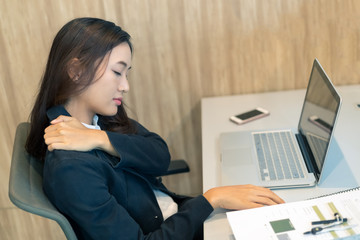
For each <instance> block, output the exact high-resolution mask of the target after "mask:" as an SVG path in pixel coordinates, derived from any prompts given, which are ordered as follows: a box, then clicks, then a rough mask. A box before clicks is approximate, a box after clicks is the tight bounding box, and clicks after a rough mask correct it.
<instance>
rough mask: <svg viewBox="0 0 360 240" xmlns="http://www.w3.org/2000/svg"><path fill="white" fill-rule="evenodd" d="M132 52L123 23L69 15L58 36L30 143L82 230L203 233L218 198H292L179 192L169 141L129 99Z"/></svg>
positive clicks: (225, 190) (256, 190)
mask: <svg viewBox="0 0 360 240" xmlns="http://www.w3.org/2000/svg"><path fill="white" fill-rule="evenodd" d="M131 61H132V45H131V42H130V36H129V35H128V34H127V33H126V32H125V31H123V30H122V29H121V28H120V27H118V26H116V25H115V24H113V23H111V22H108V21H104V20H101V19H95V18H79V19H74V20H72V21H70V22H69V23H67V24H66V25H65V26H64V27H63V28H62V29H61V30H60V31H59V33H58V34H57V35H56V37H55V39H54V42H53V45H52V48H51V51H50V55H49V58H48V62H47V66H46V70H45V73H44V76H43V78H42V82H41V87H40V91H39V94H38V96H37V100H36V102H35V105H34V108H33V110H32V113H31V129H30V134H29V137H28V140H27V143H26V148H27V151H28V152H29V153H30V154H32V155H33V156H35V157H38V158H40V159H42V160H44V161H45V165H44V175H43V185H44V191H45V193H46V194H47V196H48V197H49V199H50V201H51V202H52V203H53V204H54V205H55V206H56V207H57V208H58V209H59V211H61V212H62V213H63V214H64V215H65V216H66V217H67V218H68V219H69V221H70V223H71V224H72V226H73V228H74V231H75V232H76V234H77V236H78V237H79V239H182V240H183V239H198V238H201V227H202V224H203V222H204V221H205V219H206V218H207V217H208V216H209V215H210V213H211V212H212V211H213V209H215V208H218V207H222V208H227V209H246V208H253V207H260V206H264V205H273V204H278V203H283V200H282V199H281V198H279V197H278V196H277V195H276V194H274V193H273V192H271V191H270V190H268V189H265V188H261V187H256V186H252V185H240V186H229V187H219V188H214V189H210V190H209V191H207V192H206V193H204V194H203V195H200V196H198V197H194V198H191V197H186V196H179V195H176V194H175V193H172V192H170V191H169V190H168V189H167V188H166V187H165V186H164V185H163V184H162V183H161V181H160V180H159V179H158V178H157V176H160V175H161V174H162V173H164V172H165V171H166V170H167V168H168V166H169V162H170V155H169V151H168V148H167V145H166V143H165V142H164V141H163V140H162V139H161V138H160V137H159V136H158V135H157V134H155V133H152V132H149V131H148V130H147V129H145V128H144V127H143V126H142V125H140V124H139V123H137V122H136V121H134V120H131V119H129V118H128V117H127V115H126V112H125V109H124V106H123V101H122V99H123V96H124V93H126V92H128V91H129V84H128V81H127V74H128V72H129V71H130V69H131ZM44 131H45V135H44ZM44 139H45V141H44Z"/></svg>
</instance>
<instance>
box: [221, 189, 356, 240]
mask: <svg viewBox="0 0 360 240" xmlns="http://www.w3.org/2000/svg"><path fill="white" fill-rule="evenodd" d="M359 203H360V189H359V188H353V189H349V190H345V191H342V192H338V193H334V194H330V195H327V196H322V197H318V198H314V199H311V200H304V201H298V202H291V203H285V204H278V205H273V206H268V207H262V208H254V209H247V210H240V211H232V212H227V213H226V215H227V219H228V221H229V224H230V226H231V229H232V231H233V234H234V239H277V240H285V239H286V240H295V239H313V240H314V239H322V240H324V239H360V217H359V216H360V204H359ZM335 214H336V215H335ZM336 216H338V218H337V219H338V225H335V226H333V227H329V226H331V225H333V224H334V223H335V222H332V223H329V224H326V222H325V223H322V222H321V221H325V220H335V219H336ZM341 219H343V223H342V224H341ZM345 219H346V220H345ZM319 221H320V222H319ZM325 226H327V227H328V228H324V227H325ZM320 227H321V228H322V229H320ZM316 228H317V229H316ZM312 230H313V231H314V233H316V234H311V233H312ZM328 230H332V231H331V232H329V231H328Z"/></svg>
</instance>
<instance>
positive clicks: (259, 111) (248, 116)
mask: <svg viewBox="0 0 360 240" xmlns="http://www.w3.org/2000/svg"><path fill="white" fill-rule="evenodd" d="M269 114H270V112H269V111H268V110H265V109H263V108H261V107H257V108H255V109H253V110H250V111H247V112H244V113H240V114H238V115H234V116H231V117H230V120H231V121H233V122H234V123H236V124H244V123H247V122H250V121H253V120H255V119H258V118H262V117H265V116H268V115H269Z"/></svg>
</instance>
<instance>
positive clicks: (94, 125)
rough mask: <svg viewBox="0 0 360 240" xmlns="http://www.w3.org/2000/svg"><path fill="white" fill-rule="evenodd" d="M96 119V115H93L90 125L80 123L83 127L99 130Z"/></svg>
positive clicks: (97, 118)
mask: <svg viewBox="0 0 360 240" xmlns="http://www.w3.org/2000/svg"><path fill="white" fill-rule="evenodd" d="M98 120H99V117H98V115H94V118H93V122H92V125H90V124H86V123H82V124H83V125H84V126H85V127H87V128H90V129H97V130H101V128H100V126H99V125H98Z"/></svg>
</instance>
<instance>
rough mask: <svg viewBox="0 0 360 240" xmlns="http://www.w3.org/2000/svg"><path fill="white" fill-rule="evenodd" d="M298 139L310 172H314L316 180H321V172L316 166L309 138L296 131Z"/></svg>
mask: <svg viewBox="0 0 360 240" xmlns="http://www.w3.org/2000/svg"><path fill="white" fill-rule="evenodd" d="M295 136H296V140H297V141H298V143H299V147H300V150H301V154H302V155H303V158H304V160H305V165H306V168H307V170H308V172H310V173H314V175H315V178H316V180H317V181H318V180H319V176H320V172H319V169H318V168H317V166H316V163H315V158H314V156H313V154H312V152H311V149H310V146H309V144H308V142H307V140H306V139H305V138H304V137H303V136H302V135H301V134H300V133H296V134H295Z"/></svg>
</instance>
